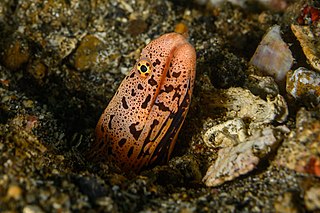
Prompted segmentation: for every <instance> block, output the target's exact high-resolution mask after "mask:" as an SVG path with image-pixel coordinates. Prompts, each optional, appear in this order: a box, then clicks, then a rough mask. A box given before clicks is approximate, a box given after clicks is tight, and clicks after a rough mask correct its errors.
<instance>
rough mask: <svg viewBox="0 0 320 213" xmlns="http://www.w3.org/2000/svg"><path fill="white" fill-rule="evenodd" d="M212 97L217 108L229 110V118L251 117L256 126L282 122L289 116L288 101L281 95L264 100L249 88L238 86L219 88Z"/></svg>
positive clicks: (227, 112)
mask: <svg viewBox="0 0 320 213" xmlns="http://www.w3.org/2000/svg"><path fill="white" fill-rule="evenodd" d="M211 98H212V99H211V101H212V102H213V103H215V106H214V107H215V108H223V109H226V110H227V111H226V112H225V113H226V114H225V115H226V117H227V118H230V119H233V118H242V119H248V118H249V119H250V120H251V124H252V125H254V126H259V125H260V124H267V123H271V122H273V121H276V122H279V123H282V122H284V121H286V119H287V116H288V107H287V103H286V101H285V99H284V98H283V97H282V96H281V95H277V96H275V97H273V98H271V97H267V100H263V99H262V98H260V97H259V96H255V95H253V94H252V93H251V92H250V91H249V90H247V89H243V88H239V87H237V88H229V89H227V90H219V92H218V93H216V94H213V95H212V96H211Z"/></svg>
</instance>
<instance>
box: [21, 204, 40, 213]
mask: <svg viewBox="0 0 320 213" xmlns="http://www.w3.org/2000/svg"><path fill="white" fill-rule="evenodd" d="M42 212H43V211H42V209H41V208H40V207H39V206H36V205H27V206H25V207H24V208H23V210H22V213H42Z"/></svg>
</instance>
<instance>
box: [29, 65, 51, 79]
mask: <svg viewBox="0 0 320 213" xmlns="http://www.w3.org/2000/svg"><path fill="white" fill-rule="evenodd" d="M27 70H28V72H29V73H30V74H31V75H32V76H33V77H34V78H35V79H37V80H42V79H43V78H44V77H45V76H46V74H47V67H46V65H44V64H43V63H42V62H41V61H40V60H35V61H32V63H30V64H29V65H28V68H27Z"/></svg>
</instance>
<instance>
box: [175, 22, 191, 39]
mask: <svg viewBox="0 0 320 213" xmlns="http://www.w3.org/2000/svg"><path fill="white" fill-rule="evenodd" d="M188 31H189V30H188V27H187V25H186V24H185V23H183V22H180V23H178V24H176V26H175V27H174V32H176V33H179V34H181V35H185V36H188Z"/></svg>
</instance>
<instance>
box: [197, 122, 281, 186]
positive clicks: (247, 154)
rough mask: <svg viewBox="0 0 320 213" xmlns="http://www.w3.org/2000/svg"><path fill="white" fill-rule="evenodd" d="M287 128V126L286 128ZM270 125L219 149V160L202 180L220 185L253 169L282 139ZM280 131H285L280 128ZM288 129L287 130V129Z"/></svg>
mask: <svg viewBox="0 0 320 213" xmlns="http://www.w3.org/2000/svg"><path fill="white" fill-rule="evenodd" d="M285 129H286V128H285ZM279 130H280V128H279V129H277V130H273V129H271V128H270V127H267V128H264V129H263V130H260V131H256V132H255V133H254V134H253V135H252V136H250V137H248V138H247V139H246V141H244V142H241V143H239V144H238V145H235V146H227V147H224V148H222V149H220V150H219V152H218V158H217V160H216V161H215V162H214V163H213V164H212V165H211V166H210V167H209V168H208V170H207V173H206V175H205V176H204V178H203V179H202V181H203V182H204V183H205V184H206V185H207V186H219V185H221V184H223V183H224V182H226V181H230V180H233V179H235V178H236V177H238V176H240V175H243V174H246V173H248V172H250V171H252V170H253V169H254V168H255V167H256V166H257V165H258V163H259V162H260V159H261V158H264V157H265V156H266V155H267V154H269V153H270V152H272V151H273V150H274V149H275V147H277V145H278V143H279V142H280V139H279V138H278V137H277V134H278V133H277V131H278V132H279ZM280 131H283V129H282V130H280ZM285 131H287V130H285Z"/></svg>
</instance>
